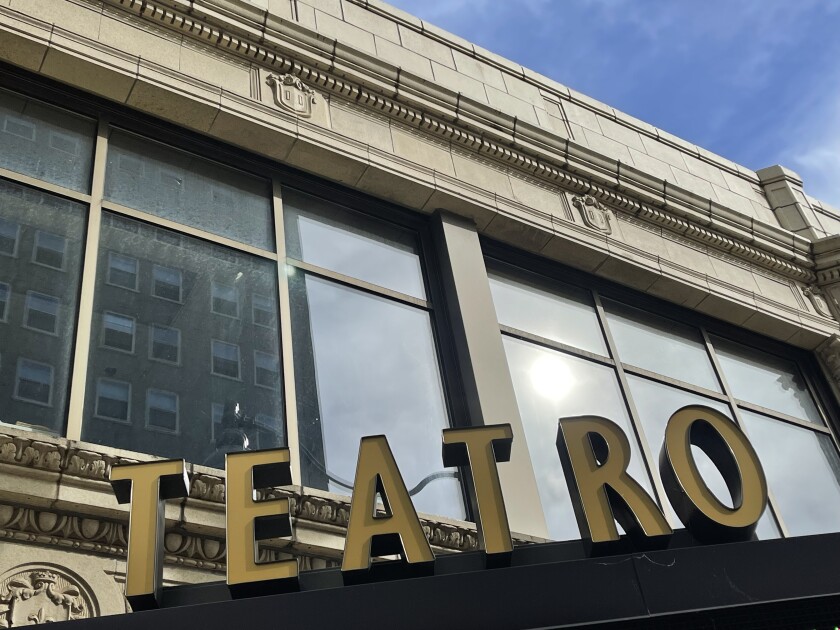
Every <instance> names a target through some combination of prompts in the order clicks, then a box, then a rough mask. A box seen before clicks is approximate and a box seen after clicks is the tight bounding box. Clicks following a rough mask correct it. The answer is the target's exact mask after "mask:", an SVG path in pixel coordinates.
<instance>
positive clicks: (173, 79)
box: [128, 59, 221, 132]
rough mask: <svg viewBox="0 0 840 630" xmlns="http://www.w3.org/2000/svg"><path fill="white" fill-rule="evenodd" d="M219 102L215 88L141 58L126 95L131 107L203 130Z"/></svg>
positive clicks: (210, 123) (214, 114)
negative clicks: (133, 81) (129, 91)
mask: <svg viewBox="0 0 840 630" xmlns="http://www.w3.org/2000/svg"><path fill="white" fill-rule="evenodd" d="M220 101H221V90H220V89H219V88H218V87H216V86H213V85H208V84H207V83H204V82H202V81H199V80H196V79H193V78H192V77H189V76H187V75H185V74H183V73H180V72H175V71H173V70H168V69H166V68H163V67H160V66H155V65H152V64H151V63H150V62H147V61H145V60H142V59H141V60H140V63H139V66H138V76H137V83H136V84H135V86H134V89H133V90H132V91H131V94H130V95H129V97H128V105H131V106H132V107H136V108H137V109H139V110H141V111H144V112H146V113H149V114H152V115H154V116H159V117H161V118H163V119H165V120H169V121H171V122H174V123H177V124H180V125H184V126H185V127H189V128H191V129H197V130H198V131H202V132H206V131H209V130H210V127H211V126H212V124H213V120H214V119H215V118H216V115H217V114H218V112H219V105H220Z"/></svg>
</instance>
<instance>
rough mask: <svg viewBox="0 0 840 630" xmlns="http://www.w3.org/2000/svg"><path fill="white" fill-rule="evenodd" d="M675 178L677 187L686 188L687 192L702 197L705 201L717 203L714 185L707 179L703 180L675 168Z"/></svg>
mask: <svg viewBox="0 0 840 630" xmlns="http://www.w3.org/2000/svg"><path fill="white" fill-rule="evenodd" d="M673 171H674V178H675V179H676V181H677V186H679V187H681V188H685V189H686V190H687V191H689V192H692V193H694V194H695V195H698V196H700V197H702V198H703V199H712V200H714V201H717V200H718V199H717V196H716V195H715V191H714V190H713V189H712V184H711V183H710V182H708V181H707V180H705V179H701V178H699V177H696V176H694V175H692V174H691V173H689V172H687V171H684V170H682V169H679V168H674V169H673Z"/></svg>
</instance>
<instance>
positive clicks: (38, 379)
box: [15, 357, 53, 407]
mask: <svg viewBox="0 0 840 630" xmlns="http://www.w3.org/2000/svg"><path fill="white" fill-rule="evenodd" d="M52 386H53V366H51V365H49V364H47V363H39V362H37V361H32V360H30V359H24V358H23V357H21V358H20V359H18V364H17V378H16V379H15V398H17V399H18V400H24V401H26V402H31V403H36V404H38V405H44V406H47V407H49V406H50V405H51V404H52Z"/></svg>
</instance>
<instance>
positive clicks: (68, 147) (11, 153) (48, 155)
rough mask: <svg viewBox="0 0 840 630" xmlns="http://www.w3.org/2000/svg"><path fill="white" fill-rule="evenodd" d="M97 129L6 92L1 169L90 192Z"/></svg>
mask: <svg viewBox="0 0 840 630" xmlns="http://www.w3.org/2000/svg"><path fill="white" fill-rule="evenodd" d="M95 136H96V123H95V122H94V121H92V120H89V119H87V118H82V117H80V116H76V115H75V114H71V113H70V112H67V111H64V110H62V109H58V108H56V107H50V106H48V105H43V104H41V103H39V102H38V101H34V100H31V99H28V98H23V97H21V96H17V95H15V94H12V93H10V92H6V91H5V90H0V146H2V147H3V150H2V151H0V167H3V168H7V169H9V170H10V171H15V172H16V173H22V174H24V175H30V176H32V177H35V178H37V179H43V180H46V181H48V182H51V183H53V184H58V185H59V186H64V187H66V188H71V189H73V190H78V191H80V192H88V191H89V190H90V172H91V163H92V160H93V141H94V137H95Z"/></svg>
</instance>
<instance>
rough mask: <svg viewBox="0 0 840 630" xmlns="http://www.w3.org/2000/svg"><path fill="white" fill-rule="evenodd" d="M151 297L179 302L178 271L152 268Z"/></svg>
mask: <svg viewBox="0 0 840 630" xmlns="http://www.w3.org/2000/svg"><path fill="white" fill-rule="evenodd" d="M152 295H154V296H155V297H159V298H163V299H164V300H172V301H173V302H180V301H181V272H180V271H179V270H178V269H170V268H168V267H159V266H158V265H155V266H154V267H153V268H152Z"/></svg>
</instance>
